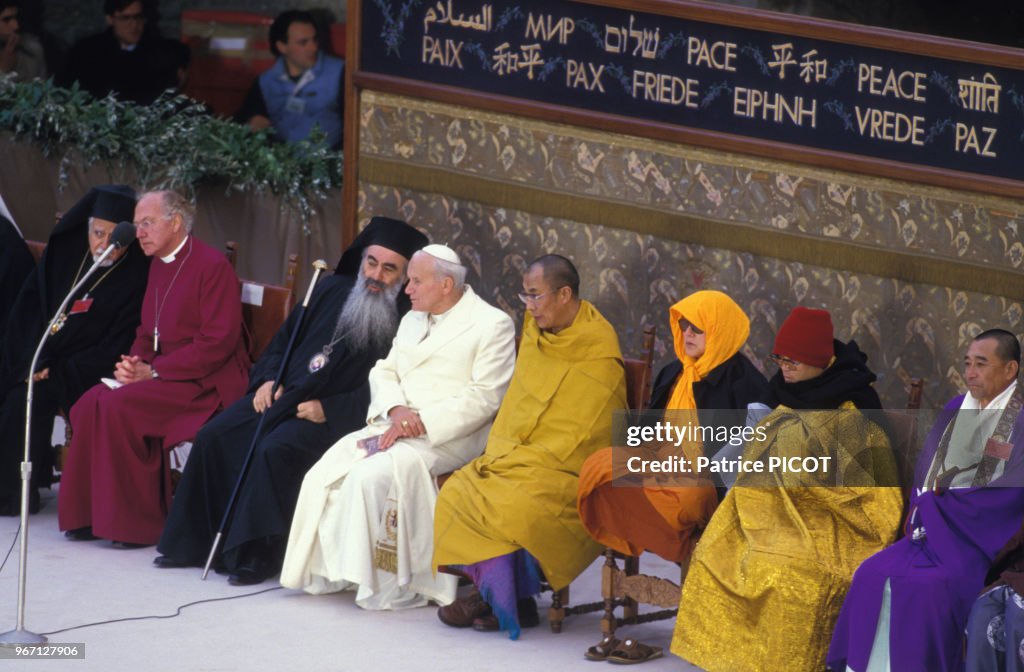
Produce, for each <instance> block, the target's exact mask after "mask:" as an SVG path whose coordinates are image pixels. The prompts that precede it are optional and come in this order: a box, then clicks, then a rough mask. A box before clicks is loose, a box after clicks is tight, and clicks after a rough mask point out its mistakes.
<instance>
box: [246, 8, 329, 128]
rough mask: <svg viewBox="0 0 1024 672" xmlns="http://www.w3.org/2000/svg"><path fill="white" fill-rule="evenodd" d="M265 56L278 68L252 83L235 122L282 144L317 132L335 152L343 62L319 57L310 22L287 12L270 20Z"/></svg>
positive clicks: (302, 14) (306, 17)
mask: <svg viewBox="0 0 1024 672" xmlns="http://www.w3.org/2000/svg"><path fill="white" fill-rule="evenodd" d="M270 50H271V52H273V54H274V56H277V62H276V63H274V65H273V66H272V67H271V68H270V69H269V70H267V71H266V72H264V73H263V74H262V75H260V77H259V79H257V80H256V82H254V83H253V85H252V88H251V89H249V93H248V95H247V96H246V98H245V102H244V103H242V108H241V109H240V110H239V111H238V113H237V114H236V115H235V119H236V120H237V121H239V122H241V123H247V124H249V126H250V128H252V129H253V130H261V129H264V128H268V127H271V126H272V127H273V129H274V132H275V133H276V135H277V136H278V137H279V138H280V139H281V140H284V141H285V142H297V141H299V140H305V139H307V138H308V137H309V135H310V133H311V132H312V130H313V128H314V127H315V126H319V127H320V129H321V130H322V131H323V132H324V133H326V134H327V144H328V145H329V146H330V147H334V148H337V147H340V146H341V140H342V123H341V120H342V112H343V108H344V106H343V96H344V75H345V62H344V61H343V60H341V59H339V58H335V57H334V56H330V55H328V54H325V53H323V52H321V51H320V45H319V42H318V41H317V37H316V25H315V23H314V21H313V17H312V16H311V15H310V14H309V13H308V12H304V11H301V10H289V11H287V12H284V13H283V14H281V15H280V16H278V17H277V18H276V19H274V23H273V24H271V26H270Z"/></svg>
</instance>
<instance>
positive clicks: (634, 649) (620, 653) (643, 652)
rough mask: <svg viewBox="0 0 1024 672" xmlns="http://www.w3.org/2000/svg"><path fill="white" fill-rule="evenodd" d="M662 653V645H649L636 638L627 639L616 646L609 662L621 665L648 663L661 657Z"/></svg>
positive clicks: (609, 657)
mask: <svg viewBox="0 0 1024 672" xmlns="http://www.w3.org/2000/svg"><path fill="white" fill-rule="evenodd" d="M661 654H662V649H661V647H660V646H648V645H646V644H642V643H640V642H638V641H636V640H635V639H627V640H624V641H623V642H622V645H621V646H618V647H616V648H615V650H614V651H612V652H611V653H609V654H608V662H609V663H617V664H619V665H635V664H636V663H646V662H647V661H648V660H654V659H655V658H661Z"/></svg>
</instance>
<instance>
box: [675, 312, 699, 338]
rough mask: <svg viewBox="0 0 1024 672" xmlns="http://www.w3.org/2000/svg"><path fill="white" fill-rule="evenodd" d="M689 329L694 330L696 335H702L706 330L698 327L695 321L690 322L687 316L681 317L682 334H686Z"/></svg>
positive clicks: (680, 330) (680, 328) (680, 329)
mask: <svg viewBox="0 0 1024 672" xmlns="http://www.w3.org/2000/svg"><path fill="white" fill-rule="evenodd" d="M687 329H689V330H690V331H691V332H693V335H694V336H701V335H703V334H704V330H703V329H700V328H698V327H697V325H696V324H694V323H693V322H690V321H689V320H688V319H686V318H685V317H680V318H679V333H680V334H685V333H686V330H687Z"/></svg>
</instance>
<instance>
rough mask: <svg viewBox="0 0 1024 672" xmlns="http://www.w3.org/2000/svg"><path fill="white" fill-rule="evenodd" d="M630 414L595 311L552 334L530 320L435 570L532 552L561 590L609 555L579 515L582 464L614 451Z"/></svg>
mask: <svg viewBox="0 0 1024 672" xmlns="http://www.w3.org/2000/svg"><path fill="white" fill-rule="evenodd" d="M625 407H626V385H625V376H624V370H623V365H622V354H621V352H620V351H619V341H618V338H617V337H616V335H615V330H614V329H612V327H611V325H610V324H608V322H607V321H606V320H605V319H604V318H603V317H602V316H601V314H600V313H599V312H597V309H596V308H594V306H592V305H591V304H590V303H588V302H586V301H583V302H581V306H580V310H579V312H578V313H577V314H576V319H575V320H574V321H573V323H572V325H571V326H569V327H567V328H566V329H563V330H562V331H560V332H558V333H557V334H553V333H550V332H542V331H540V329H538V328H537V324H536V323H535V322H534V320H533V317H532V316H531V315H530V314H529V312H527V314H526V320H525V322H524V325H523V339H522V343H521V345H520V347H519V357H518V359H517V360H516V370H515V373H514V374H513V376H512V382H511V384H510V385H509V388H508V392H507V393H506V395H505V399H504V400H503V401H502V404H501V409H500V410H499V411H498V416H497V418H495V420H494V426H493V427H492V428H491V434H490V436H489V437H488V439H487V449H486V450H485V451H484V454H483V455H481V456H480V457H478V458H477V459H475V460H473V461H472V462H470V463H469V464H467V465H466V466H465V467H463V468H462V469H459V470H458V471H457V472H455V473H454V474H453V475H452V477H451V478H450V479H448V481H447V482H446V483H445V485H444V487H443V488H442V489H441V492H440V494H439V495H438V499H437V506H436V509H435V512H434V566H435V567H437V566H439V565H468V564H473V563H476V562H480V561H482V560H488V559H490V558H495V557H498V556H501V555H505V554H508V553H512V552H514V551H516V550H518V549H520V548H525V549H526V550H527V551H528V552H529V553H530V554H531V555H533V556H534V557H535V558H536V559H537V560H538V561H539V562H540V566H541V569H542V570H543V571H544V575H545V576H546V577H547V579H548V581H549V582H550V583H551V585H552V586H553V587H554V588H555V589H559V588H562V587H564V586H567V585H569V583H570V582H571V581H572V580H573V579H574V578H576V576H577V575H578V574H579V573H580V572H582V571H583V570H584V569H586V567H587V566H588V565H589V564H590V563H591V562H592V561H593V560H594V558H595V557H597V555H598V553H599V552H600V550H601V548H600V546H598V545H597V544H596V543H595V542H594V541H593V540H591V538H590V536H589V535H587V533H586V531H585V530H584V529H583V526H582V525H581V524H580V520H579V516H578V515H577V514H576V485H577V481H578V475H579V471H580V467H581V466H582V465H583V461H584V460H585V459H587V457H588V456H589V455H590V454H591V453H593V452H594V451H595V450H597V449H599V448H601V447H603V446H607V445H608V443H609V441H610V440H611V434H612V415H613V413H614V411H616V410H620V409H624V408H625Z"/></svg>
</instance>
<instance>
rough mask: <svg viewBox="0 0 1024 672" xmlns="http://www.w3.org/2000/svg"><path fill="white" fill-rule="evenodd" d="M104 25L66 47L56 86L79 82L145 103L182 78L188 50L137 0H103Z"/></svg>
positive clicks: (90, 89) (91, 90) (98, 93)
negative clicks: (64, 64) (166, 34)
mask: <svg viewBox="0 0 1024 672" xmlns="http://www.w3.org/2000/svg"><path fill="white" fill-rule="evenodd" d="M103 12H104V14H105V15H106V22H107V29H106V30H104V31H103V32H101V33H96V34H95V35H90V36H88V37H85V38H82V39H81V40H79V41H78V42H77V43H76V44H75V45H74V46H73V47H72V48H71V51H70V52H68V57H67V67H66V68H65V71H64V72H63V73H62V75H61V76H60V77H59V78H58V80H57V83H58V84H60V85H61V86H66V87H70V86H71V85H72V84H73V83H75V82H78V84H79V86H81V87H82V88H83V89H85V90H86V91H88V92H89V93H91V94H92V95H94V96H96V97H97V98H103V97H104V96H106V95H107V94H114V95H115V96H116V97H117V98H118V100H122V101H131V102H134V103H138V104H140V105H148V104H149V103H152V102H153V101H154V100H156V98H157V97H158V96H159V95H160V94H161V93H163V92H164V91H166V90H167V89H173V90H178V89H180V88H181V86H182V84H183V83H184V81H185V72H186V69H187V68H188V62H189V50H188V47H186V46H185V45H184V44H182V43H181V42H179V41H178V40H171V39H167V38H164V37H162V36H161V35H160V33H159V31H158V30H157V28H156V26H155V25H154V24H153V22H152V21H151V18H152V16H151V13H152V8H151V7H149V6H148V5H147V4H146V3H145V2H143V0H105V1H104V3H103Z"/></svg>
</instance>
